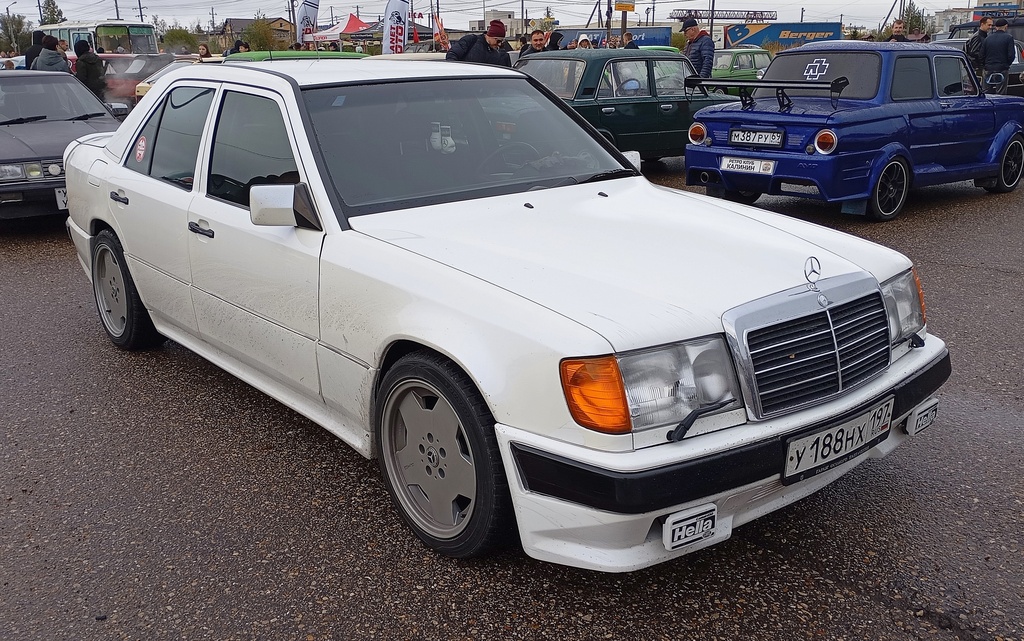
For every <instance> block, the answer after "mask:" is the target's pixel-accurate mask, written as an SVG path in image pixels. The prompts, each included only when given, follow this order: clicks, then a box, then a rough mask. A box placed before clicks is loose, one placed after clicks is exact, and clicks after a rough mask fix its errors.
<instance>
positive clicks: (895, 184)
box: [867, 158, 910, 222]
mask: <svg viewBox="0 0 1024 641" xmlns="http://www.w3.org/2000/svg"><path fill="white" fill-rule="evenodd" d="M909 193H910V173H909V171H908V170H907V163H905V162H904V161H903V159H902V158H893V159H892V160H890V161H889V162H887V163H886V165H885V167H883V168H882V173H881V174H879V175H878V181H877V182H876V183H875V186H874V188H872V190H871V198H869V199H868V212H867V214H868V218H870V219H871V220H875V221H879V222H884V221H887V220H892V219H893V218H896V217H897V216H899V215H900V212H901V211H903V205H905V204H906V203H907V194H909Z"/></svg>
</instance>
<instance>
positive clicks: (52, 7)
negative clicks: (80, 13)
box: [41, 0, 64, 24]
mask: <svg viewBox="0 0 1024 641" xmlns="http://www.w3.org/2000/svg"><path fill="white" fill-rule="evenodd" d="M41 11H42V21H43V24H57V23H58V22H64V12H63V11H61V10H60V7H58V6H57V0H43V4H42V9H41Z"/></svg>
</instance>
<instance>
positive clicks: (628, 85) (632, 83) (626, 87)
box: [615, 78, 640, 96]
mask: <svg viewBox="0 0 1024 641" xmlns="http://www.w3.org/2000/svg"><path fill="white" fill-rule="evenodd" d="M639 91H640V81H639V80H637V79H636V78H629V79H627V80H623V81H622V83H620V84H619V86H618V88H617V89H615V95H616V96H635V95H637V93H638V92H639Z"/></svg>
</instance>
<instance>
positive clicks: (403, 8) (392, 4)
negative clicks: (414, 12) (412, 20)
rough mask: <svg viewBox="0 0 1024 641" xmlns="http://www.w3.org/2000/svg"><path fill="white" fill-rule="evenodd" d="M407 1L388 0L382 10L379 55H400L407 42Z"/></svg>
mask: <svg viewBox="0 0 1024 641" xmlns="http://www.w3.org/2000/svg"><path fill="white" fill-rule="evenodd" d="M408 22H409V0H388V4H387V6H386V7H385V8H384V24H383V25H382V27H383V33H382V34H381V53H382V54H389V53H402V52H403V51H405V43H406V42H408V29H407V28H406V25H407V24H408Z"/></svg>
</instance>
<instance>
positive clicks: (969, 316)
mask: <svg viewBox="0 0 1024 641" xmlns="http://www.w3.org/2000/svg"><path fill="white" fill-rule="evenodd" d="M678 171H679V166H678V165H677V164H676V161H673V160H669V161H668V162H666V163H653V164H650V165H648V166H646V167H645V172H646V173H647V174H648V175H649V177H650V178H651V179H652V180H654V181H655V182H659V183H662V184H665V185H669V186H680V178H679V174H678ZM759 206H763V207H764V208H767V209H771V210H774V211H778V212H781V213H783V214H786V215H792V216H797V217H800V218H804V219H807V220H811V221H813V222H816V223H819V224H824V225H827V226H830V227H835V228H840V229H844V230H846V231H849V232H851V233H854V234H857V235H859V236H863V237H866V238H870V239H872V240H875V241H877V242H879V243H882V244H885V245H888V246H891V247H894V248H896V249H899V250H901V251H903V252H905V253H906V254H908V255H909V256H910V257H911V258H913V259H914V260H915V262H916V263H917V265H918V268H919V271H920V274H921V277H922V279H923V281H924V286H925V294H926V302H927V305H928V321H929V328H930V329H931V330H932V331H933V332H935V333H936V334H938V335H940V336H942V337H943V339H945V340H946V341H947V342H948V344H949V347H950V351H951V353H952V357H953V368H954V373H953V377H952V378H951V380H950V381H949V382H948V383H947V384H946V386H945V387H944V388H943V390H942V392H941V395H940V398H941V406H940V412H939V418H938V420H937V421H936V422H935V423H934V424H933V425H932V426H931V427H930V428H929V429H928V430H927V431H926V432H925V433H924V434H922V435H921V436H920V437H919V438H917V439H915V440H914V441H913V442H912V443H910V444H909V445H908V446H907V447H904V448H901V449H900V450H897V451H896V452H895V453H894V454H893V455H892V456H890V457H888V458H886V459H883V460H880V461H869V462H867V463H865V464H864V465H862V466H860V467H858V468H857V469H855V470H854V471H853V472H851V473H850V474H848V475H846V476H845V477H843V478H842V479H840V480H839V481H837V482H836V483H834V484H832V485H831V486H829V487H827V488H826V489H824V490H823V491H821V492H819V493H818V494H816V495H813V496H811V497H809V498H807V499H805V500H803V501H801V502H799V503H797V504H795V505H793V506H790V507H788V508H786V509H783V510H781V511H779V512H776V513H774V514H771V515H768V516H766V517H763V518H761V519H758V520H756V521H754V522H752V523H749V524H747V525H744V526H742V527H740V528H738V529H737V530H736V531H735V532H734V534H733V537H732V539H730V540H729V541H727V542H725V543H724V544H722V545H718V546H715V547H712V548H709V549H707V550H704V551H701V552H698V553H695V554H691V555H688V556H685V557H682V558H680V559H678V560H676V561H673V562H669V563H665V564H661V565H658V566H655V567H653V568H649V569H647V570H642V571H639V572H635V573H632V574H625V575H613V574H601V573H596V572H590V571H585V570H578V569H574V568H569V567H562V566H556V565H551V564H547V563H542V562H539V561H535V560H533V559H530V558H528V557H526V556H525V555H524V554H523V553H522V552H521V551H518V550H511V551H508V552H506V553H503V554H500V555H498V556H495V557H491V558H487V559H483V560H476V561H470V562H465V561H453V560H450V559H446V558H443V557H440V556H437V555H434V554H432V553H430V552H428V551H427V550H426V549H425V548H424V547H423V546H422V545H420V544H419V542H418V541H417V540H416V539H415V537H414V536H413V535H412V534H411V533H410V532H409V531H408V529H406V528H405V527H404V526H403V524H402V523H401V521H400V519H399V517H398V516H397V514H396V512H395V510H394V509H393V508H392V507H391V505H390V501H389V498H388V496H387V492H386V490H385V488H384V485H383V483H382V481H381V479H380V475H379V473H378V470H377V466H376V463H375V462H373V461H367V460H365V459H363V458H361V457H360V456H359V455H357V454H356V453H355V452H354V451H352V450H350V449H349V448H348V447H347V446H345V445H344V444H343V443H342V442H340V441H339V440H337V439H335V438H334V437H333V436H331V435H330V434H328V433H327V432H326V431H325V430H323V429H321V428H319V427H317V426H315V425H313V424H312V423H311V422H310V421H308V420H306V419H304V418H302V417H300V416H298V415H297V414H295V413H293V412H291V411H290V410H288V409H287V408H285V407H284V406H282V405H280V404H279V403H277V402H275V401H273V400H271V399H270V398H268V397H267V396H265V395H263V394H262V393H260V392H257V391H256V390H254V389H253V388H251V387H249V386H248V385H246V384H244V383H242V382H240V381H238V380H237V379H235V378H233V377H231V376H230V375H228V374H226V373H224V372H222V371H221V370H219V369H217V368H216V367H214V366H212V365H210V364H209V363H207V362H206V361H204V360H203V359H201V358H199V357H197V356H195V355H194V354H192V353H191V352H188V351H187V350H185V349H183V348H181V347H180V346H177V345H176V344H174V343H168V344H167V345H166V346H165V347H163V348H161V349H159V350H156V351H152V352H146V353H125V352H122V351H119V350H117V349H115V348H114V347H113V346H112V345H111V344H110V343H109V341H108V340H107V339H106V337H105V335H104V334H103V331H102V328H101V327H100V324H99V320H98V318H97V316H96V311H95V308H94V303H93V299H92V292H91V289H90V286H89V285H88V283H87V281H86V279H85V277H84V274H83V272H82V270H81V268H80V266H79V265H78V262H77V260H76V258H75V254H74V251H73V248H72V245H71V242H70V240H69V239H68V238H67V235H66V234H65V232H64V228H63V221H62V220H60V219H58V218H56V217H55V218H53V219H43V220H34V221H22V222H13V223H12V222H7V223H0V310H2V312H0V313H2V316H0V319H2V321H0V638H2V639H5V640H10V641H15V640H18V641H21V640H36V639H38V640H47V641H49V640H54V639H69V640H71V639H75V640H79V639H88V640H92V639H102V640H105V639H146V640H155V639H217V640H228V639H305V640H311V641H312V640H320V639H424V640H431V641H436V640H442V639H444V640H449V639H520V638H521V639H625V638H629V639H745V640H746V639H766V640H768V639H772V640H775V639H786V640H789V639H847V640H860V639H879V640H888V639H899V640H904V639H939V640H947V639H948V640H974V639H978V640H997V639H1004V640H1007V641H1009V640H1013V641H1020V640H1021V639H1022V638H1024V605H1022V604H1024V546H1022V538H1024V489H1022V476H1024V475H1022V470H1024V446H1022V444H1021V440H1022V435H1024V399H1022V391H1021V390H1022V389H1024V368H1022V367H1021V361H1022V358H1021V356H1022V352H1024V347H1022V331H1021V329H1020V327H1021V324H1020V321H1019V318H1020V317H1021V315H1022V314H1024V304H1022V296H1021V294H1022V289H1024V288H1022V284H1021V283H1022V276H1024V247H1022V245H1024V230H1022V225H1021V224H1020V222H1019V221H1020V218H1021V215H1022V212H1024V189H1022V190H1020V191H1018V192H1017V193H1014V194H1009V195H1002V196H993V195H989V194H987V193H985V192H984V191H982V190H980V189H975V188H974V187H973V186H971V185H970V184H969V183H959V184H957V185H954V186H948V187H937V188H930V189H927V190H922V191H919V192H914V193H912V195H911V202H910V204H909V205H908V206H907V209H906V210H905V211H904V213H903V215H902V216H901V217H900V218H899V219H897V220H896V221H893V222H890V223H883V224H871V223H867V222H864V221H861V220H859V219H856V218H851V217H844V216H841V215H840V214H839V212H838V208H835V207H831V206H826V205H820V204H815V203H811V202H809V201H801V200H796V199H789V198H765V199H764V202H763V203H759Z"/></svg>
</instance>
